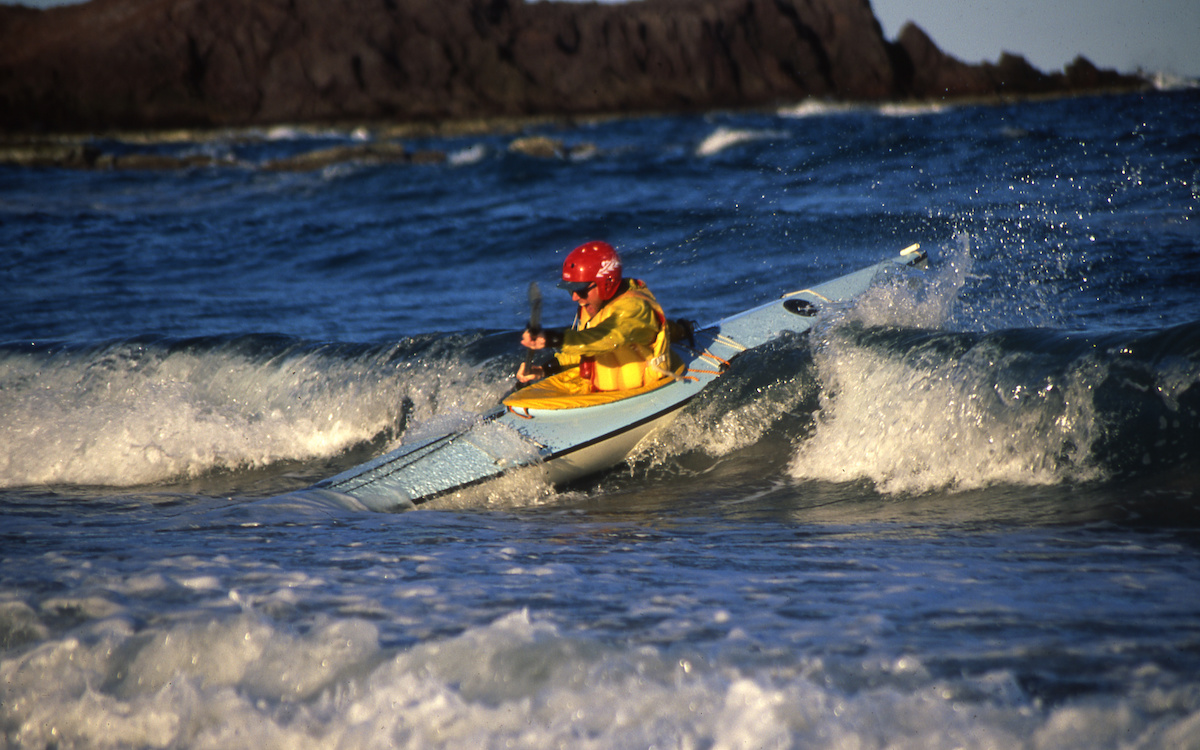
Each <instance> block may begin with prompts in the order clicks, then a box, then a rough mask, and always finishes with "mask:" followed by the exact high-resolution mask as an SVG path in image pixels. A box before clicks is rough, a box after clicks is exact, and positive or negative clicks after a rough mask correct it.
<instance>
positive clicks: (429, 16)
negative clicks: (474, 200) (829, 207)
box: [0, 0, 1146, 160]
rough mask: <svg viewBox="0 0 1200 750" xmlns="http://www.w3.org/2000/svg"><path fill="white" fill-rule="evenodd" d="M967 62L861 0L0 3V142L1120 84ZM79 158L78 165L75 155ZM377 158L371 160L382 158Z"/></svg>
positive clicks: (1080, 72) (1112, 78) (1091, 72)
mask: <svg viewBox="0 0 1200 750" xmlns="http://www.w3.org/2000/svg"><path fill="white" fill-rule="evenodd" d="M1144 85H1146V82H1145V81H1144V80H1142V79H1141V78H1138V77H1135V76H1127V75H1122V74H1119V73H1117V72H1114V71H1108V70H1098V69H1096V67H1095V66H1094V65H1092V64H1091V63H1090V62H1088V61H1087V60H1085V59H1083V58H1078V59H1076V61H1075V62H1074V63H1072V64H1071V65H1069V66H1068V67H1067V68H1066V69H1065V70H1064V71H1061V72H1053V73H1044V72H1042V71H1039V70H1037V69H1035V68H1034V67H1033V66H1032V65H1030V64H1029V63H1028V62H1027V61H1025V60H1024V59H1023V58H1021V57H1019V56H1017V55H1009V54H1006V55H1004V56H1002V57H1001V59H1000V60H999V61H997V62H996V63H982V64H967V63H964V62H962V61H960V60H957V59H955V58H953V57H951V56H949V55H947V54H945V53H943V52H942V51H941V50H939V49H938V48H937V46H936V45H935V44H934V43H933V41H932V40H930V38H929V37H928V35H926V34H925V33H924V32H923V31H922V30H921V29H920V28H919V27H917V26H915V25H912V24H909V25H908V26H906V27H905V28H904V29H903V31H902V32H901V33H900V35H899V37H898V38H897V39H896V40H894V41H893V40H888V39H886V38H885V37H884V35H883V31H882V28H881V27H880V25H879V22H878V21H877V20H876V18H875V15H874V13H873V11H872V9H871V5H870V2H869V0H640V1H639V2H630V3H625V4H617V5H611V4H596V3H556V2H524V1H523V0H254V2H246V0H91V2H87V3H84V4H82V5H74V6H65V7H58V8H52V9H48V10H34V9H30V8H25V7H21V6H4V5H0V133H2V134H4V135H5V136H6V139H7V140H10V141H11V140H12V139H13V137H15V136H21V137H30V136H37V135H45V134H63V133H103V132H112V131H129V130H164V129H175V128H192V129H195V128H240V127H262V126H269V125H273V124H279V123H291V124H303V123H308V124H315V123H321V124H338V125H349V124H363V123H374V124H382V123H386V124H392V125H395V124H405V123H407V124H422V123H425V124H428V123H448V122H449V123H452V122H464V121H478V120H481V119H488V118H527V117H547V116H572V117H574V116H591V115H600V114H614V113H619V114H637V113H649V112H686V111H701V110H710V109H722V108H748V107H763V106H774V105H779V104H783V103H795V102H798V101H801V100H803V99H806V98H810V97H817V98H822V99H829V100H838V101H862V102H868V101H883V100H898V99H904V100H912V99H917V100H931V99H932V100H947V99H962V98H966V97H974V98H980V97H984V98H986V97H996V96H1001V97H1007V96H1027V95H1046V94H1068V93H1077V92H1083V91H1095V90H1116V89H1129V88H1137V87H1142V86H1144ZM81 154H82V155H81V157H80V158H83V159H85V160H86V158H87V156H86V154H85V153H83V152H81ZM394 156H395V155H394V154H391V155H385V158H392V157H394Z"/></svg>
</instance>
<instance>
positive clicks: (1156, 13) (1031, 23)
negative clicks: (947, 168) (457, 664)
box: [0, 0, 1200, 78]
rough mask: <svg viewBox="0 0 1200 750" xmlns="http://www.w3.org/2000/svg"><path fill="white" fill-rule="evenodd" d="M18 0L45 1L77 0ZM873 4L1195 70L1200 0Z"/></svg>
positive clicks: (979, 46) (884, 16)
mask: <svg viewBox="0 0 1200 750" xmlns="http://www.w3.org/2000/svg"><path fill="white" fill-rule="evenodd" d="M14 1H15V0H0V2H3V3H12V2H14ZM19 1H20V3H21V4H23V5H31V6H35V7H46V6H49V5H61V4H65V3H69V2H75V1H77V0H19ZM601 1H602V2H624V1H625V0H601ZM871 7H873V8H874V9H875V15H876V16H877V17H878V18H879V21H880V23H881V24H882V25H883V31H884V34H885V35H886V36H887V37H888V38H889V39H895V38H896V36H897V35H898V34H899V33H900V28H901V27H902V26H903V25H904V23H905V22H906V21H909V20H911V21H915V22H916V23H917V25H918V26H920V27H921V28H923V29H925V32H926V33H927V34H929V36H930V37H931V38H932V39H933V41H934V43H936V44H937V46H938V47H940V48H941V49H942V50H943V51H944V52H948V53H950V54H951V55H954V56H955V57H957V58H959V59H960V60H963V61H964V62H968V63H977V62H983V61H985V60H986V61H989V62H995V61H996V60H997V59H998V58H999V57H1000V53H1001V52H1006V51H1007V52H1014V53H1016V54H1019V55H1024V57H1025V58H1026V59H1027V60H1029V62H1030V63H1032V64H1033V65H1034V66H1035V67H1037V68H1039V69H1041V70H1043V71H1046V72H1052V71H1056V70H1062V68H1063V66H1064V65H1066V64H1067V63H1069V62H1071V61H1072V60H1074V59H1075V56H1076V55H1083V56H1084V57H1086V58H1088V59H1089V60H1091V61H1092V62H1093V63H1095V64H1096V65H1097V66H1098V67H1101V68H1115V69H1117V70H1119V71H1121V72H1123V73H1132V72H1134V71H1136V70H1138V69H1141V70H1144V71H1145V72H1147V73H1158V72H1164V73H1171V74H1174V75H1180V76H1187V77H1191V78H1200V0H871Z"/></svg>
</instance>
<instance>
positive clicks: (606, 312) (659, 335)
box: [505, 279, 682, 405]
mask: <svg viewBox="0 0 1200 750" xmlns="http://www.w3.org/2000/svg"><path fill="white" fill-rule="evenodd" d="M555 357H556V359H557V360H558V364H559V365H560V366H561V367H562V368H563V370H562V371H561V372H559V373H557V374H555V375H552V376H550V377H548V378H546V379H544V380H542V381H539V382H537V383H534V384H533V385H531V386H527V387H526V388H524V389H522V390H520V391H518V392H517V393H516V394H514V395H513V397H510V399H508V400H506V401H505V403H508V402H509V401H510V400H511V401H514V403H515V402H516V401H518V400H519V401H529V400H530V399H535V398H545V397H551V398H552V397H553V396H554V395H555V394H557V395H558V396H568V395H570V396H580V395H583V394H589V393H596V394H599V393H604V392H611V391H628V390H637V389H648V388H651V387H653V386H655V385H659V384H660V383H661V381H662V380H663V379H664V378H669V377H673V376H674V375H673V373H674V371H675V370H677V369H679V367H681V365H682V363H680V362H675V361H673V360H672V353H671V336H670V333H669V331H668V326H667V319H666V316H665V315H664V314H663V311H662V308H661V307H659V304H658V302H657V301H656V300H655V299H654V295H653V294H651V293H650V290H649V289H647V288H646V285H645V284H644V283H642V282H641V281H638V280H636V279H629V280H627V281H625V282H622V284H621V288H620V290H618V292H617V294H616V295H615V296H614V297H613V298H612V299H610V300H609V301H608V302H607V303H606V304H605V305H604V307H602V308H600V310H598V311H597V312H596V314H595V315H593V316H591V317H589V316H588V315H587V312H586V311H585V310H583V308H580V310H579V313H578V315H577V316H576V318H575V323H574V325H573V326H572V328H571V329H570V330H568V331H564V332H563V343H562V348H561V349H560V351H559V353H558V354H556V355H555ZM531 404H532V402H531ZM581 405H582V404H581Z"/></svg>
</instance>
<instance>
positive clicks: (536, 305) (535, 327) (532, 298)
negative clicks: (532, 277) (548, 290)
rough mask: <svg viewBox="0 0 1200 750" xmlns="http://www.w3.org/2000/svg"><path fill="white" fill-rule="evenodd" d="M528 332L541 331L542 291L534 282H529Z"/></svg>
mask: <svg viewBox="0 0 1200 750" xmlns="http://www.w3.org/2000/svg"><path fill="white" fill-rule="evenodd" d="M529 330H530V331H534V332H536V331H540V330H542V290H541V289H540V288H539V287H538V283H537V282H536V281H531V282H529Z"/></svg>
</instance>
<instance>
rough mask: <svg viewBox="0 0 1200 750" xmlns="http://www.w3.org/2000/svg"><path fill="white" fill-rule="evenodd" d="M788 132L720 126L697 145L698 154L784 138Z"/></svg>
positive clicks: (711, 153) (705, 154)
mask: <svg viewBox="0 0 1200 750" xmlns="http://www.w3.org/2000/svg"><path fill="white" fill-rule="evenodd" d="M786 136H787V133H784V132H781V131H778V130H755V129H749V128H728V127H724V126H722V127H719V128H717V129H716V130H714V131H713V132H712V133H709V134H708V136H707V137H705V139H704V140H703V141H701V142H700V145H699V146H697V147H696V155H697V156H712V155H713V154H717V153H720V152H721V151H724V150H725V149H727V148H730V147H732V146H736V145H738V144H742V143H749V142H751V141H760V140H766V139H770V138H783V137H786Z"/></svg>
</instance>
